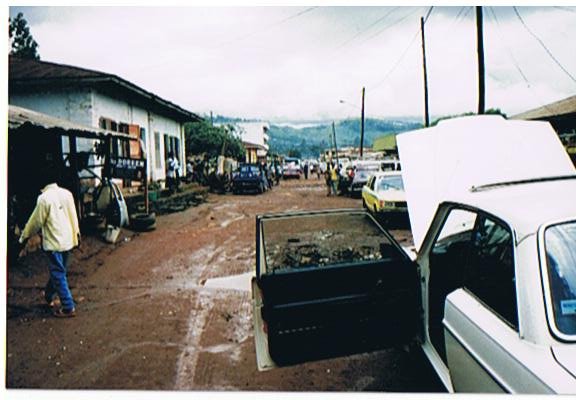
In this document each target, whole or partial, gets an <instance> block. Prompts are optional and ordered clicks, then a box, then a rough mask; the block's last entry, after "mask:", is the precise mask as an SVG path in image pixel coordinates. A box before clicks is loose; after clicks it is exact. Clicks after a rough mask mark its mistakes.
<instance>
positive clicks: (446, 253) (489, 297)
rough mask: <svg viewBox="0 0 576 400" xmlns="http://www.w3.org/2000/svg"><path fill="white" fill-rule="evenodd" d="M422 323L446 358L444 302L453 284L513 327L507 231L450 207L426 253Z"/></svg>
mask: <svg viewBox="0 0 576 400" xmlns="http://www.w3.org/2000/svg"><path fill="white" fill-rule="evenodd" d="M429 268H430V278H429V283H428V297H429V299H428V309H429V314H428V326H429V333H430V340H431V341H432V344H433V345H434V347H435V348H436V350H437V351H438V354H439V355H440V356H441V357H442V359H443V360H444V361H445V362H446V351H445V347H444V328H443V326H442V320H443V318H444V304H445V302H446V296H448V294H450V293H451V292H453V291H455V290H456V289H459V288H466V289H467V290H468V292H469V293H470V294H472V295H473V296H474V297H476V298H477V299H478V300H479V301H480V302H482V303H483V304H484V305H486V306H487V307H488V308H490V309H491V310H492V311H493V312H494V313H495V314H497V315H498V316H499V317H500V318H502V319H503V320H505V321H506V322H508V323H509V324H510V325H512V326H513V327H515V328H517V326H518V316H517V305H516V282H515V275H514V259H513V241H512V234H511V232H510V230H509V229H508V228H507V227H506V226H504V225H503V224H501V223H500V222H497V221H495V220H494V219H492V218H489V217H487V216H485V215H483V214H479V213H476V212H472V211H467V210H460V209H454V210H452V211H450V213H449V215H448V217H447V219H446V221H445V223H444V225H443V226H442V228H441V230H440V234H439V235H438V237H437V239H436V241H435V243H434V245H433V247H432V251H431V253H430V258H429Z"/></svg>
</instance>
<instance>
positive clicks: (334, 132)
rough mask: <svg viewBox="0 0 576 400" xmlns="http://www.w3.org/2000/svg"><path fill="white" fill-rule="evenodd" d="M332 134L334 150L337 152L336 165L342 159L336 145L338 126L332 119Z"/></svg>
mask: <svg viewBox="0 0 576 400" xmlns="http://www.w3.org/2000/svg"><path fill="white" fill-rule="evenodd" d="M332 136H333V138H334V151H335V152H336V167H338V166H339V165H340V160H339V159H338V146H337V145H336V128H335V127H334V121H332Z"/></svg>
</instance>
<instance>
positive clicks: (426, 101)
mask: <svg viewBox="0 0 576 400" xmlns="http://www.w3.org/2000/svg"><path fill="white" fill-rule="evenodd" d="M420 31H421V33H422V63H423V65H424V127H428V126H430V117H429V114H428V73H427V71H426V41H425V39H424V17H420Z"/></svg>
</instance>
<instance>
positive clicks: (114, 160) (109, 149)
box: [8, 105, 148, 243]
mask: <svg viewBox="0 0 576 400" xmlns="http://www.w3.org/2000/svg"><path fill="white" fill-rule="evenodd" d="M134 146H137V147H138V148H140V150H139V151H138V152H137V156H136V157H134V156H133V154H135V153H134V152H133V151H131V148H134ZM46 168H50V169H53V170H54V171H55V172H56V176H58V182H57V183H58V184H59V185H60V186H62V187H64V188H66V189H68V190H70V192H72V194H73V196H74V200H75V202H76V209H77V212H78V219H79V220H80V221H81V224H82V225H83V226H84V227H85V226H87V225H91V224H92V225H94V224H99V223H105V224H106V226H111V227H113V228H118V229H119V228H120V227H122V226H126V225H127V224H128V222H129V217H128V210H127V207H126V203H125V201H124V198H123V196H122V192H121V190H120V188H119V187H118V184H117V183H116V182H115V181H114V180H118V179H122V180H123V182H127V181H136V182H140V183H141V184H143V185H144V188H145V189H146V187H147V177H146V157H145V153H144V151H142V146H141V143H140V141H139V140H138V139H135V138H134V137H133V136H130V135H127V134H123V133H117V132H110V131H107V130H104V129H100V128H93V127H87V126H83V125H80V124H76V123H73V122H70V121H67V120H64V119H60V118H55V117H52V116H48V115H45V114H42V113H38V112H35V111H32V110H28V109H25V108H21V107H16V106H12V105H10V106H9V115H8V241H9V243H10V241H11V240H12V239H14V238H15V236H16V232H17V229H18V227H19V228H22V227H23V226H24V225H25V223H26V221H27V219H28V217H29V216H30V214H31V213H32V210H33V209H34V206H35V204H36V199H37V197H38V194H39V192H40V189H42V187H41V184H40V182H39V180H38V173H37V172H39V171H41V170H43V169H46ZM35 172H36V173H35ZM145 198H146V199H147V196H145ZM147 210H148V204H147V202H146V211H147Z"/></svg>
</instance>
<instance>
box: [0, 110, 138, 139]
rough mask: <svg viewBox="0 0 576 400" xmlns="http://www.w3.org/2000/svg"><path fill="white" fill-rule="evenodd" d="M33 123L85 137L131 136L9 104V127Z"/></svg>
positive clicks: (13, 127)
mask: <svg viewBox="0 0 576 400" xmlns="http://www.w3.org/2000/svg"><path fill="white" fill-rule="evenodd" d="M26 123H28V124H31V125H33V126H38V127H41V128H44V129H47V130H51V129H58V130H63V131H66V132H68V133H72V134H76V135H79V136H83V137H94V138H97V137H103V136H106V135H112V136H117V137H124V138H130V136H129V135H126V134H124V133H118V132H110V131H107V130H104V129H100V128H92V127H89V126H84V125H80V124H76V123H74V122H70V121H68V120H65V119H61V118H56V117H53V116H51V115H46V114H42V113H39V112H36V111H32V110H29V109H27V108H22V107H17V106H13V105H9V106H8V128H9V129H18V128H20V127H21V126H22V125H24V124H26Z"/></svg>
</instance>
